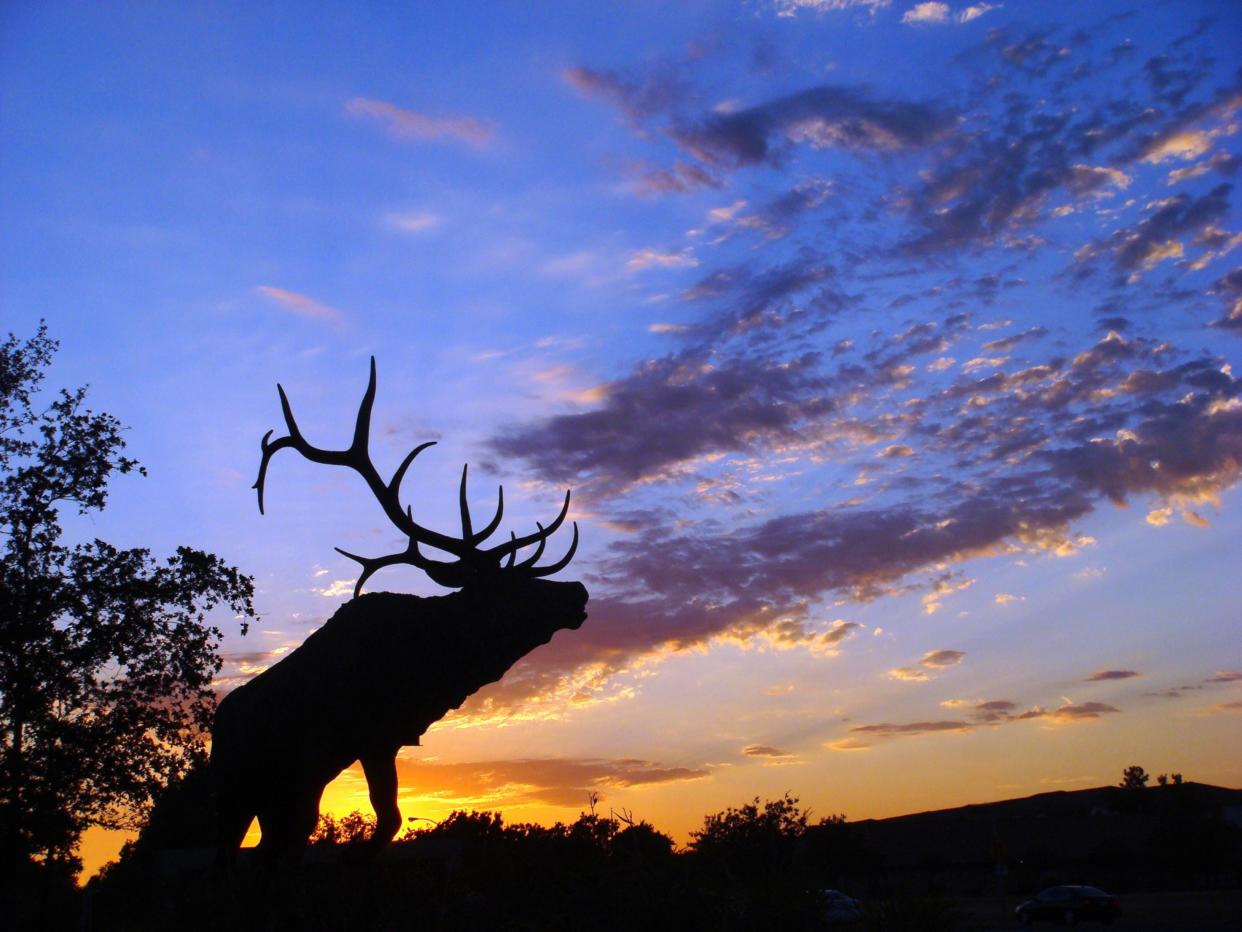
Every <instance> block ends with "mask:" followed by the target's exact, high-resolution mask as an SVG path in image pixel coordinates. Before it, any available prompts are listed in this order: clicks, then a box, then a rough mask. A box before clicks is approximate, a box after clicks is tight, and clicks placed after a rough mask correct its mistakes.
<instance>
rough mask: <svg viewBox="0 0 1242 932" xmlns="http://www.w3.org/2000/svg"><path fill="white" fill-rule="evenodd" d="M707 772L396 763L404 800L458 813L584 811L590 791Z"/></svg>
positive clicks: (641, 765) (581, 763)
mask: <svg viewBox="0 0 1242 932" xmlns="http://www.w3.org/2000/svg"><path fill="white" fill-rule="evenodd" d="M709 773H710V771H709V770H708V769H707V768H691V767H664V766H661V765H660V764H657V763H653V762H651V761H646V760H637V759H632V758H621V759H600V758H518V759H508V760H485V761H470V762H462V763H448V762H440V761H425V760H418V759H415V758H406V757H399V758H398V759H397V774H398V782H399V784H400V786H401V792H402V795H403V796H420V795H425V796H429V797H434V798H435V799H436V801H437V802H440V803H442V804H449V805H453V806H455V807H461V808H467V807H470V808H473V807H479V808H488V809H500V808H510V807H519V806H522V805H530V804H540V803H541V804H545V805H553V806H565V807H574V806H579V807H585V806H586V805H587V803H588V798H589V796H590V794H591V793H592V792H597V793H600V794H601V795H600V798H601V799H606V798H607V794H610V793H615V792H618V791H621V790H626V789H632V788H634V787H640V786H651V785H654V784H662V783H675V782H683V781H687V780H699V779H702V778H704V777H706V776H708V774H709Z"/></svg>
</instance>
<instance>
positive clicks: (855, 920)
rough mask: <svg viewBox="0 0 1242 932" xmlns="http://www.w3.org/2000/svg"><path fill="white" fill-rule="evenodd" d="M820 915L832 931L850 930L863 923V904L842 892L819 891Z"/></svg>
mask: <svg viewBox="0 0 1242 932" xmlns="http://www.w3.org/2000/svg"><path fill="white" fill-rule="evenodd" d="M819 903H820V915H821V916H822V917H823V918H824V919H825V920H827V922H828V927H829V928H830V929H836V928H849V927H853V926H856V925H859V924H860V923H862V921H863V904H862V902H861V901H860V900H856V899H854V898H853V897H852V896H847V895H846V894H844V893H842V892H841V891H840V890H820V891H819Z"/></svg>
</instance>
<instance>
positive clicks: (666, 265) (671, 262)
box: [625, 249, 699, 272]
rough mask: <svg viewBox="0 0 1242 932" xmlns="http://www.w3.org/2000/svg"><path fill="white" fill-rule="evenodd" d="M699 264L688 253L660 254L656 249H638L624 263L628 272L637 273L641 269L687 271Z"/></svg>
mask: <svg viewBox="0 0 1242 932" xmlns="http://www.w3.org/2000/svg"><path fill="white" fill-rule="evenodd" d="M698 264H699V260H698V259H696V258H694V256H692V255H690V254H689V252H686V251H682V252H660V251H659V250H658V249H639V250H637V251H636V252H633V253H631V254H630V257H629V259H627V260H626V262H625V267H626V269H627V270H628V271H631V272H638V271H642V270H643V269H651V268H659V269H688V268H694V267H695V266H696V265H698Z"/></svg>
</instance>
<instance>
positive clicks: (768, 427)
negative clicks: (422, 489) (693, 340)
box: [492, 356, 828, 494]
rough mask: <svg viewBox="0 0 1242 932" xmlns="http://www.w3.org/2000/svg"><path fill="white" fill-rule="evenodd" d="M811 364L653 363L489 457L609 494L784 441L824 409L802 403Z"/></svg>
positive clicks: (517, 434)
mask: <svg viewBox="0 0 1242 932" xmlns="http://www.w3.org/2000/svg"><path fill="white" fill-rule="evenodd" d="M812 362H813V360H811V359H806V360H804V361H802V362H801V363H799V362H797V361H795V362H794V363H793V364H792V365H782V366H775V365H768V364H765V363H764V362H763V361H762V360H747V359H737V360H729V361H724V362H722V363H721V364H719V365H717V366H710V367H709V366H707V365H705V364H704V363H703V362H701V361H699V360H697V359H695V358H693V357H690V356H669V357H665V358H664V359H658V360H653V361H651V362H649V363H646V364H644V365H643V366H642V367H641V368H640V369H639V370H638V371H637V372H635V373H633V374H632V375H631V376H629V377H628V378H625V379H622V380H618V381H615V382H612V383H609V384H608V385H607V386H606V388H605V395H606V401H605V402H604V404H603V405H602V406H601V407H599V408H597V409H595V410H592V411H588V412H584V413H581V414H562V415H557V416H554V417H552V418H549V419H547V420H545V421H543V422H541V423H538V424H536V425H534V426H533V427H527V428H524V429H518V430H512V431H508V432H506V433H503V434H501V435H500V436H499V437H498V438H496V439H495V440H493V442H492V447H493V449H494V450H495V451H496V452H497V453H500V454H501V455H505V456H515V457H520V458H522V459H525V460H526V461H527V462H528V463H529V464H530V465H531V466H532V467H534V469H535V471H536V472H537V473H539V474H540V475H542V476H544V477H546V478H549V479H551V480H552V481H556V482H564V481H573V482H575V483H576V484H579V485H581V484H583V483H587V482H591V483H593V484H595V485H598V486H601V487H602V488H603V489H604V490H607V491H609V492H611V493H613V494H615V493H617V492H619V491H620V490H621V489H623V488H625V487H626V486H628V485H630V484H631V483H634V482H637V481H639V480H647V481H650V480H651V479H653V478H656V477H659V476H661V475H662V474H665V473H666V471H667V470H669V469H670V467H673V466H674V465H676V464H678V463H682V462H685V461H687V460H692V459H694V458H695V457H698V456H702V455H704V454H709V453H713V452H716V451H721V450H739V449H746V448H748V447H750V446H751V445H752V443H754V442H755V441H757V440H759V439H760V438H764V437H771V436H773V435H776V436H779V435H782V434H783V435H785V436H788V437H792V436H793V435H794V428H795V425H796V424H797V423H798V422H799V421H801V420H803V419H804V418H806V417H810V416H813V415H814V414H816V413H817V412H819V411H822V410H823V409H824V408H825V406H826V405H827V404H828V402H827V401H826V400H825V399H817V398H814V397H812V398H805V397H803V396H804V394H806V393H807V389H808V388H809V387H810V386H811V385H812V384H813V383H814V377H813V376H812V375H811V366H812ZM653 415H655V416H653Z"/></svg>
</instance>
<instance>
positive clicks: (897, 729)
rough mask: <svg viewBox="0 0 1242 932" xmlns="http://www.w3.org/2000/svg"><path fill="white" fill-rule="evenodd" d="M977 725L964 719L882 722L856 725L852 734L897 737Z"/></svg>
mask: <svg viewBox="0 0 1242 932" xmlns="http://www.w3.org/2000/svg"><path fill="white" fill-rule="evenodd" d="M974 727H975V726H974V725H972V724H971V723H970V722H963V721H935V722H906V723H905V724H901V725H895V724H893V723H892V722H880V723H879V724H877V725H856V726H855V727H853V728H851V729H850V734H860V735H874V736H875V737H877V738H896V737H904V736H907V735H928V734H936V733H937V732H945V731H971V730H972V729H973V728H974Z"/></svg>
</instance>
